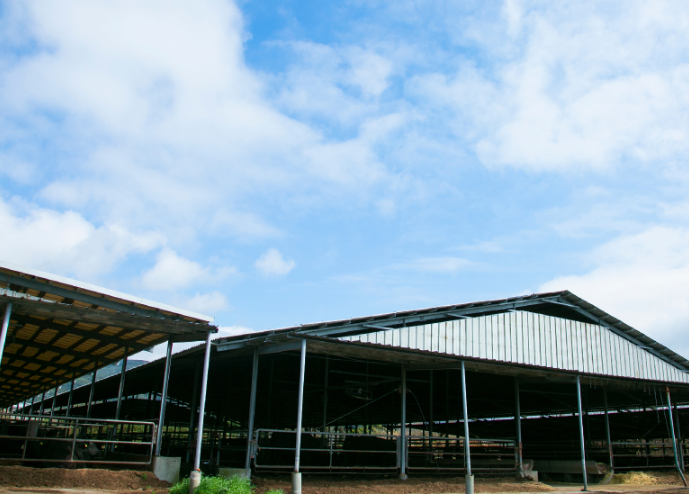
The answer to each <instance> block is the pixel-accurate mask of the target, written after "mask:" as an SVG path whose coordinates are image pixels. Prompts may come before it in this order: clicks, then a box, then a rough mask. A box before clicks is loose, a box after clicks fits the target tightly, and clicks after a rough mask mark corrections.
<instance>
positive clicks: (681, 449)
mask: <svg viewBox="0 0 689 494" xmlns="http://www.w3.org/2000/svg"><path fill="white" fill-rule="evenodd" d="M673 409H674V416H675V435H676V436H677V455H678V459H679V466H680V467H681V468H682V471H684V446H682V429H681V428H680V426H679V410H677V403H675V404H674V405H673Z"/></svg>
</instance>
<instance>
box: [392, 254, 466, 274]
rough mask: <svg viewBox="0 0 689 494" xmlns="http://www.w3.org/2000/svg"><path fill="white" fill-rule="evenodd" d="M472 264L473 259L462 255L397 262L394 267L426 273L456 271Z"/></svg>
mask: <svg viewBox="0 0 689 494" xmlns="http://www.w3.org/2000/svg"><path fill="white" fill-rule="evenodd" d="M471 266H473V263H472V262H471V261H469V260H467V259H463V258H461V257H426V258H422V259H414V260H413V261H408V262H405V263H402V264H397V265H396V266H394V267H395V268H398V269H410V270H414V271H422V272H426V273H456V272H458V271H462V270H464V269H466V268H468V267H471Z"/></svg>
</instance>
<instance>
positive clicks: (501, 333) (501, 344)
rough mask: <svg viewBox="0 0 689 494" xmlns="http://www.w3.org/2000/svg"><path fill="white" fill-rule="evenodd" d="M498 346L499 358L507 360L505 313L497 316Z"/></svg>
mask: <svg viewBox="0 0 689 494" xmlns="http://www.w3.org/2000/svg"><path fill="white" fill-rule="evenodd" d="M496 317H497V323H496V326H497V329H498V331H497V348H498V358H497V359H498V360H500V361H502V362H504V361H505V314H498V315H497V316H496Z"/></svg>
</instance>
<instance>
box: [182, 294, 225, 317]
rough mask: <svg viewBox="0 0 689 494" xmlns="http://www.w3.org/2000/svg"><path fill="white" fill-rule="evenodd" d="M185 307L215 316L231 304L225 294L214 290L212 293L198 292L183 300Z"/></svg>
mask: <svg viewBox="0 0 689 494" xmlns="http://www.w3.org/2000/svg"><path fill="white" fill-rule="evenodd" d="M181 306H182V307H183V308H185V309H189V310H192V311H194V312H198V313H200V314H206V315H209V316H213V317H215V316H216V315H217V313H218V312H222V311H224V310H227V308H228V307H229V304H228V302H227V297H225V295H224V294H222V293H220V292H218V291H213V292H210V293H197V294H196V295H194V296H193V297H192V298H190V299H189V300H187V301H186V302H183V303H182V304H181Z"/></svg>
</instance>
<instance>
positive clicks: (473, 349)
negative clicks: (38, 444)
mask: <svg viewBox="0 0 689 494" xmlns="http://www.w3.org/2000/svg"><path fill="white" fill-rule="evenodd" d="M13 276H15V275H13ZM0 283H2V278H0ZM7 286H8V289H6V291H5V294H4V298H5V301H9V300H11V299H12V300H11V303H15V304H16V303H17V299H18V298H21V293H22V291H21V290H18V287H19V285H17V284H15V283H14V282H10V284H9V285H7ZM28 289H32V288H30V287H29V288H28ZM33 290H35V289H33ZM97 292H98V290H95V289H94V290H93V293H97ZM28 293H30V294H31V295H32V297H39V295H40V293H38V292H35V291H34V292H28ZM44 297H45V296H44ZM39 298H40V297H39ZM70 300H71V299H69V298H63V299H62V300H53V301H51V302H45V301H40V300H32V302H34V303H36V304H39V303H41V304H48V303H50V304H52V305H53V306H55V307H62V306H63V305H67V306H68V305H70ZM75 300H76V299H75ZM122 300H124V299H122ZM6 303H7V305H8V306H9V303H10V302H6ZM73 304H74V302H72V305H73ZM94 305H96V306H95V307H91V308H90V310H92V311H103V309H101V308H100V306H97V304H94ZM121 310H122V312H125V313H124V314H121V316H118V317H122V318H125V317H130V316H131V314H126V309H124V308H121ZM169 312H170V313H173V312H174V311H169ZM109 313H112V314H120V311H118V310H117V309H109ZM22 317H23V316H22ZM31 317H33V316H31ZM36 317H37V316H36ZM41 317H44V316H41ZM182 317H187V319H190V316H189V315H187V316H184V315H183V314H180V315H179V316H178V318H182ZM5 319H6V320H7V317H6V318H5ZM9 319H10V321H11V323H10V324H9V325H7V324H6V326H5V327H7V328H8V333H7V334H8V335H9V336H8V341H16V339H17V338H19V336H18V335H19V333H18V332H17V331H18V330H19V328H21V324H22V321H19V320H17V319H14V316H11V315H10V316H9ZM54 321H55V322H57V320H54ZM112 323H113V324H114V321H113V322H112ZM117 323H118V324H119V325H120V326H125V322H123V321H122V320H118V321H117ZM142 323H143V321H142ZM188 323H189V324H193V325H194V328H195V329H194V331H195V332H196V333H197V339H201V338H198V335H199V334H201V333H202V331H201V330H203V331H205V333H203V334H205V335H206V336H207V338H206V341H207V342H209V343H206V344H202V345H199V346H197V347H192V348H190V349H187V350H185V351H182V352H179V353H176V354H174V355H173V354H172V353H171V351H172V348H173V344H174V343H175V342H176V341H180V340H181V341H185V340H184V339H183V337H182V336H179V335H172V334H170V333H162V332H160V333H157V334H160V335H162V339H163V341H164V340H166V339H167V341H168V349H169V352H168V356H167V358H165V359H161V360H158V361H154V362H151V363H148V364H145V365H141V366H139V367H136V368H133V369H127V368H126V364H125V365H123V366H122V368H123V369H127V371H126V373H122V374H119V375H113V376H110V377H107V378H104V379H102V380H100V381H98V383H97V385H95V386H94V385H93V384H92V385H91V386H90V387H84V388H81V389H76V390H74V392H70V394H69V399H70V400H71V401H70V403H69V406H66V407H65V406H64V405H61V403H63V404H64V403H66V402H67V398H66V397H64V396H63V395H64V394H65V393H63V394H60V393H59V392H58V393H57V394H55V395H54V396H49V397H47V398H45V397H44V399H40V398H39V399H38V400H35V399H34V400H32V399H31V396H29V395H31V392H32V391H33V392H34V395H35V392H36V391H39V390H40V389H41V388H40V387H37V386H33V387H30V388H26V387H24V388H21V390H20V389H19V387H18V386H16V385H14V384H13V383H11V382H9V380H8V378H7V377H5V376H6V372H15V370H14V369H12V370H11V371H10V370H8V369H11V368H12V365H13V364H12V362H14V361H13V360H11V359H12V358H15V357H7V353H8V352H10V355H16V354H17V352H16V351H14V350H12V349H11V348H12V347H10V346H9V345H7V346H6V352H5V355H3V360H2V373H0V374H2V376H3V379H5V381H3V382H2V383H0V388H2V389H8V390H11V392H12V393H15V394H12V395H10V394H7V397H8V398H7V399H5V400H4V402H3V406H5V407H7V408H6V412H5V413H6V414H9V415H13V416H15V417H18V416H31V417H35V416H36V415H38V416H41V417H42V416H45V415H48V417H52V419H53V420H57V419H58V417H63V418H66V417H70V416H78V415H79V414H82V413H83V414H84V416H86V415H87V411H88V410H90V412H88V416H89V420H96V419H98V420H100V421H101V423H103V424H105V423H107V421H116V422H114V426H111V427H105V428H103V427H100V428H98V427H91V428H90V429H89V430H88V431H87V432H88V434H91V436H90V437H93V438H96V439H99V440H102V441H111V442H110V443H108V445H109V446H108V447H107V451H106V455H105V459H104V460H103V461H119V462H126V461H130V460H131V458H132V457H134V456H135V455H136V454H140V453H138V452H137V451H135V448H134V447H133V446H132V443H135V442H136V441H142V440H143V437H144V433H145V432H146V431H149V430H156V436H157V437H151V439H150V441H151V443H154V444H155V453H156V457H157V458H160V459H164V458H180V459H181V464H182V467H181V468H182V474H184V473H185V471H186V472H188V471H189V470H191V469H192V468H194V467H196V468H201V469H203V470H205V471H211V472H221V473H222V472H223V471H224V472H240V473H243V474H246V475H251V473H252V472H253V473H265V472H285V473H287V472H292V475H293V483H294V486H295V492H299V486H300V482H301V475H302V473H303V474H307V475H308V474H316V473H337V474H349V473H356V474H359V475H360V474H389V475H397V476H399V477H400V478H406V477H407V476H408V475H429V474H434V475H445V474H453V475H465V476H466V478H467V487H468V490H469V489H472V486H473V478H474V477H473V475H474V474H478V475H483V474H486V475H487V474H490V475H522V476H528V477H531V478H541V479H546V480H547V479H552V480H570V481H579V482H582V483H583V485H584V488H585V489H586V488H587V486H588V483H589V482H598V481H601V480H603V479H605V478H606V477H607V476H609V475H610V474H611V472H612V471H613V470H614V471H625V470H629V469H640V468H653V469H677V470H678V471H679V472H680V473H682V472H683V470H684V462H685V455H686V452H687V448H686V430H687V429H686V427H684V424H685V423H686V422H687V420H686V413H687V405H688V404H689V374H688V372H689V361H687V359H685V358H684V357H682V356H680V355H678V354H676V353H675V352H673V351H672V350H670V349H668V348H666V347H665V346H663V345H662V344H660V343H658V342H656V341H654V340H653V339H651V338H649V337H648V336H646V335H644V334H643V333H641V332H640V331H638V330H636V329H634V328H633V327H631V326H629V325H627V324H626V323H624V322H622V321H620V320H618V319H616V318H615V317H614V316H612V315H610V314H608V313H606V312H604V311H603V310H601V309H599V308H597V307H596V306H594V305H592V304H591V303H589V302H587V301H585V300H583V299H581V298H579V297H577V296H576V295H574V294H573V293H570V292H568V291H562V292H554V293H541V294H534V295H528V296H519V297H513V298H507V299H500V300H491V301H482V302H473V303H464V304H457V305H451V306H441V307H433V308H427V309H420V310H408V311H402V312H396V313H390V314H381V315H375V316H369V317H357V318H352V319H346V320H338V321H329V322H322V323H314V324H304V325H300V326H295V327H290V328H282V329H276V330H269V331H262V332H257V333H251V334H245V335H238V336H233V337H225V338H218V339H215V340H213V341H211V340H210V336H209V335H210V334H211V332H212V330H213V329H214V328H213V327H211V326H208V325H209V321H208V320H206V321H205V323H201V322H200V320H199V321H196V322H194V321H192V320H189V321H188ZM203 324H205V325H206V327H205V328H200V327H199V325H203ZM72 326H73V327H74V325H72ZM127 327H130V326H127ZM175 327H177V326H175ZM13 328H14V329H13ZM98 328H99V326H94V327H91V329H85V328H82V330H83V331H98V332H101V333H103V332H105V329H104V328H102V327H101V329H98ZM187 329H189V328H187ZM197 330H198V331H197ZM13 331H14V332H13ZM65 331H69V330H65ZM118 334H119V333H118ZM122 334H123V333H122ZM12 335H16V336H15V337H14V338H15V340H12V337H13V336H12ZM184 338H186V339H187V340H186V341H188V340H191V339H193V338H194V337H192V336H184ZM155 341H156V342H158V341H159V340H155ZM28 346H30V345H29V344H28V343H27V347H28ZM101 348H102V347H101ZM109 355H111V357H112V358H111V359H110V360H109V362H113V361H115V360H117V359H118V358H119V359H120V360H121V359H122V357H123V356H124V355H125V354H124V353H123V354H121V355H119V356H118V355H116V354H109ZM37 358H47V357H37ZM51 362H55V363H57V362H58V359H57V358H56V359H54V360H51ZM94 365H96V364H94ZM100 365H101V364H100V363H99V364H97V366H100ZM93 368H95V367H91V366H84V368H83V369H82V370H84V371H92V370H93ZM13 375H14V374H13ZM70 375H72V376H73V375H76V374H75V373H72V374H69V373H68V374H65V376H66V377H65V378H64V379H63V380H65V379H68V378H69V376H70ZM125 375H126V378H125ZM51 382H52V381H51ZM55 382H57V381H55ZM94 382H95V381H94ZM6 386H9V388H6ZM22 390H26V391H22ZM7 393H10V391H7ZM56 403H57V404H58V405H57V406H55V404H56ZM37 409H38V410H37ZM48 412H50V413H48ZM117 421H120V422H117ZM123 421H127V422H126V423H124V422H123ZM142 424H147V425H146V426H145V427H144V426H143V425H142ZM106 429H107V430H106ZM108 434H109V436H108ZM2 437H5V436H2ZM194 457H196V458H197V461H196V462H193V461H192V460H194ZM108 458H109V459H110V460H108ZM185 469H186V470H185Z"/></svg>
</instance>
